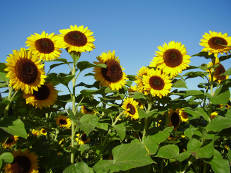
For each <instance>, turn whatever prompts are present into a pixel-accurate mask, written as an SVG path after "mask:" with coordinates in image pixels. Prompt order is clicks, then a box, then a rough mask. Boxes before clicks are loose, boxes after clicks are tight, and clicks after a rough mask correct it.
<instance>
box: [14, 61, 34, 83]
mask: <svg viewBox="0 0 231 173" xmlns="http://www.w3.org/2000/svg"><path fill="white" fill-rule="evenodd" d="M15 74H16V76H17V78H18V79H19V80H20V81H21V82H23V83H26V84H32V83H34V82H35V81H36V78H37V75H38V69H37V66H36V65H35V64H34V62H32V61H31V60H29V59H27V58H22V59H20V60H18V61H17V62H16V65H15Z"/></svg>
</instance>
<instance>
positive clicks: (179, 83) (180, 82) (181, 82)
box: [173, 79, 187, 88]
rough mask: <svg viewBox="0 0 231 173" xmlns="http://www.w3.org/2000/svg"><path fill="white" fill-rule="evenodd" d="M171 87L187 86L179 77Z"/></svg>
mask: <svg viewBox="0 0 231 173" xmlns="http://www.w3.org/2000/svg"><path fill="white" fill-rule="evenodd" d="M173 87H174V88H187V86H186V83H185V81H184V80H181V79H179V80H177V81H176V82H175V83H174V84H173Z"/></svg>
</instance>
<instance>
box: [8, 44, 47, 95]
mask: <svg viewBox="0 0 231 173" xmlns="http://www.w3.org/2000/svg"><path fill="white" fill-rule="evenodd" d="M6 61H7V63H6V66H7V67H6V68H5V71H7V72H8V73H7V75H6V76H7V77H8V78H9V79H10V86H11V87H13V88H14V89H16V90H19V89H21V90H22V91H24V93H26V94H29V93H33V91H34V90H35V91H37V90H38V87H40V86H41V85H43V84H44V82H45V78H46V76H45V72H44V68H43V67H44V64H42V63H41V62H40V60H39V59H38V58H37V56H34V55H32V52H31V51H27V50H26V49H24V48H21V49H20V50H19V51H17V50H13V54H10V55H9V56H8V57H7V59H6Z"/></svg>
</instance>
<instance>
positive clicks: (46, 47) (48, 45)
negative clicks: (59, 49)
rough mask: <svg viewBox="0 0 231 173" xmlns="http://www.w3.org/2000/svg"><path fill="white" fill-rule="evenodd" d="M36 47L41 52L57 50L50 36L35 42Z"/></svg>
mask: <svg viewBox="0 0 231 173" xmlns="http://www.w3.org/2000/svg"><path fill="white" fill-rule="evenodd" d="M35 47H36V49H37V50H38V51H39V52H41V53H46V54H48V53H51V52H53V51H54V50H55V46H54V43H53V41H52V40H50V39H49V38H41V39H38V40H36V42H35Z"/></svg>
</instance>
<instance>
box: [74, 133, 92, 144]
mask: <svg viewBox="0 0 231 173" xmlns="http://www.w3.org/2000/svg"><path fill="white" fill-rule="evenodd" d="M75 140H76V142H77V143H78V144H79V145H83V144H86V143H87V142H89V141H90V138H88V137H87V135H86V134H85V133H83V134H79V133H78V134H76V138H75Z"/></svg>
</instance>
